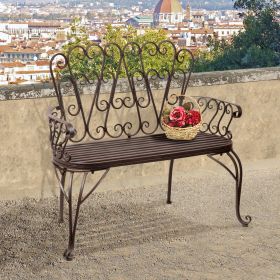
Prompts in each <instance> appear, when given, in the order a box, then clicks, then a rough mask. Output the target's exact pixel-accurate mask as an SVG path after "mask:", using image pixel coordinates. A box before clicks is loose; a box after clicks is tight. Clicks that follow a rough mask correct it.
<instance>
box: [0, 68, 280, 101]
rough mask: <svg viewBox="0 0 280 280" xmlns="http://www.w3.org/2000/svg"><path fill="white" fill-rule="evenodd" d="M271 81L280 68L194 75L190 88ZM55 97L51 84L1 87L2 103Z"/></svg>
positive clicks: (122, 88) (279, 76)
mask: <svg viewBox="0 0 280 280" xmlns="http://www.w3.org/2000/svg"><path fill="white" fill-rule="evenodd" d="M271 80H280V67H268V68H254V69H240V70H228V71H213V72H203V73H193V74H192V76H191V80H190V84H189V86H190V87H199V86H213V85H225V84H235V83H248V82H258V81H271ZM139 86H141V82H139ZM164 86H165V82H164V81H154V82H153V84H152V88H153V89H161V88H164ZM178 87H180V79H179V80H178V81H177V82H176V83H173V84H172V88H178ZM109 88H110V85H108V86H107V88H106V87H104V90H103V92H104V93H108V92H109ZM142 88H143V86H142ZM116 91H117V92H128V91H129V84H128V82H127V80H125V79H124V80H123V81H122V82H121V83H119V85H118V87H117V89H116ZM54 96H56V95H55V91H54V87H53V85H52V83H51V82H49V83H38V84H29V85H9V86H0V101H5V100H17V99H32V98H45V97H54Z"/></svg>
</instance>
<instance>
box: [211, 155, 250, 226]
mask: <svg viewBox="0 0 280 280" xmlns="http://www.w3.org/2000/svg"><path fill="white" fill-rule="evenodd" d="M226 154H227V156H228V157H229V158H230V159H231V161H232V163H233V165H234V170H235V172H232V171H231V170H230V169H229V168H228V167H227V166H226V165H225V164H224V163H222V162H220V161H219V160H218V159H215V158H214V157H213V155H208V157H209V158H211V159H212V160H214V161H215V162H217V163H218V164H219V165H221V166H222V167H224V168H225V169H226V170H227V171H228V172H229V173H230V174H231V175H232V177H233V178H234V180H235V187H236V198H235V199H236V200H235V210H236V217H237V219H238V221H239V222H240V223H241V225H242V226H244V227H247V226H248V225H249V223H250V222H251V220H252V218H251V216H249V215H247V216H245V218H244V219H243V218H242V217H241V215H240V200H241V190H242V178H243V169H242V164H241V160H240V159H239V157H238V155H237V154H236V153H235V152H234V151H233V150H231V151H230V152H228V153H226Z"/></svg>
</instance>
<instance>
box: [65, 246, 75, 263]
mask: <svg viewBox="0 0 280 280" xmlns="http://www.w3.org/2000/svg"><path fill="white" fill-rule="evenodd" d="M73 251H74V250H73V249H66V250H65V251H64V253H63V257H64V258H65V260H67V261H72V260H73V259H74V254H73Z"/></svg>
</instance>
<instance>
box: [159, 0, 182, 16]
mask: <svg viewBox="0 0 280 280" xmlns="http://www.w3.org/2000/svg"><path fill="white" fill-rule="evenodd" d="M182 11H183V10H182V6H181V4H180V2H179V1H178V0H159V2H158V3H157V5H156V8H155V13H156V14H161V13H164V14H170V13H182Z"/></svg>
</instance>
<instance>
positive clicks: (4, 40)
mask: <svg viewBox="0 0 280 280" xmlns="http://www.w3.org/2000/svg"><path fill="white" fill-rule="evenodd" d="M11 42H12V36H11V35H10V34H9V33H7V32H3V31H0V45H7V44H10V43H11Z"/></svg>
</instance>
